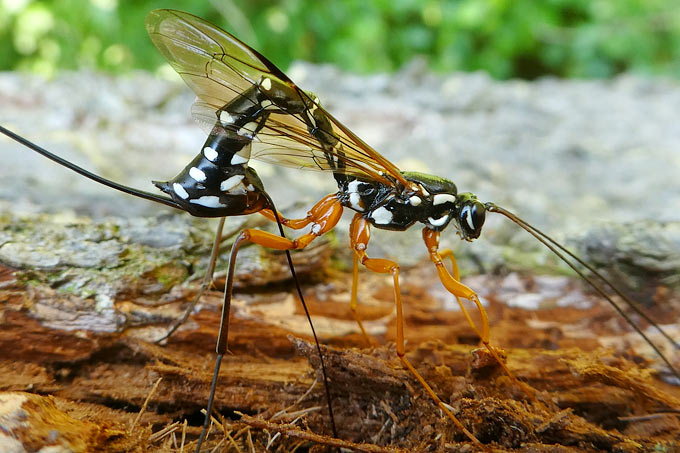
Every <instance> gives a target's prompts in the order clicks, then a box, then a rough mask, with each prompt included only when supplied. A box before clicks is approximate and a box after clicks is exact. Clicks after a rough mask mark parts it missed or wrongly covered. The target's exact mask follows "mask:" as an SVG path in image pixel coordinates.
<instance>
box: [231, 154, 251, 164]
mask: <svg viewBox="0 0 680 453" xmlns="http://www.w3.org/2000/svg"><path fill="white" fill-rule="evenodd" d="M246 162H248V158H247V157H243V156H241V155H240V154H239V153H236V154H234V156H233V157H232V158H231V165H239V164H245V163H246Z"/></svg>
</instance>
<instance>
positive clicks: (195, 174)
mask: <svg viewBox="0 0 680 453" xmlns="http://www.w3.org/2000/svg"><path fill="white" fill-rule="evenodd" d="M189 176H191V177H192V178H194V179H195V180H196V181H198V182H203V181H205V179H206V176H205V173H203V170H199V169H198V168H196V167H191V168H190V169H189Z"/></svg>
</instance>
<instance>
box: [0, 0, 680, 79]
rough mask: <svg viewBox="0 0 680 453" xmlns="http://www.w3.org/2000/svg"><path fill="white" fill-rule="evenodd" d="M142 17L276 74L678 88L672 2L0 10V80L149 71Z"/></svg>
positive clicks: (155, 64)
mask: <svg viewBox="0 0 680 453" xmlns="http://www.w3.org/2000/svg"><path fill="white" fill-rule="evenodd" d="M154 8H174V9H181V10H185V11H189V12H191V13H193V14H196V15H198V16H201V17H203V18H205V19H207V20H209V21H210V22H213V23H215V24H218V25H220V26H222V27H223V28H225V29H227V30H228V31H230V32H232V33H234V34H235V35H236V36H238V37H239V38H241V39H242V40H243V41H245V42H247V43H248V44H250V45H251V46H253V47H254V48H256V49H258V50H259V51H260V52H261V53H263V54H264V55H266V56H267V57H268V58H269V59H271V60H272V61H273V62H274V63H276V64H277V65H279V66H280V67H282V68H283V69H285V68H287V67H288V65H289V64H290V62H291V61H293V60H294V59H302V60H308V61H312V62H328V63H333V64H336V65H338V66H340V67H342V68H344V69H346V70H350V71H356V72H375V71H393V70H396V69H398V68H400V67H401V66H403V65H404V64H406V63H408V62H409V61H411V60H412V59H413V58H414V57H416V56H419V55H420V56H424V57H425V58H426V59H427V61H428V64H429V65H430V67H431V68H432V69H434V70H436V71H442V72H443V71H454V70H463V71H474V70H485V71H487V72H488V73H490V74H491V75H492V76H494V77H496V78H500V79H505V78H513V77H519V78H525V79H533V78H536V77H540V76H544V75H556V76H560V77H587V78H593V77H594V78H600V77H610V76H612V75H615V74H617V73H620V72H623V71H632V72H637V73H643V74H654V75H659V74H661V75H669V76H673V77H678V76H680V1H679V0H343V1H340V0H335V1H319V0H281V1H263V0H224V1H218V0H215V1H213V2H197V1H190V0H178V1H165V2H161V1H153V0H140V1H121V0H89V1H88V0H50V1H47V0H45V1H31V0H0V43H2V44H1V45H0V70H13V69H18V70H28V71H34V72H39V73H43V74H47V75H51V74H53V73H55V72H56V71H57V70H60V69H76V68H90V69H96V70H103V71H109V72H113V73H124V72H126V71H130V70H132V69H147V70H156V69H158V68H159V67H161V66H162V65H163V61H162V58H161V56H160V55H159V54H158V52H156V50H155V48H154V47H153V46H152V45H151V43H150V41H149V39H148V38H147V36H146V31H145V29H144V17H145V15H146V13H147V12H148V11H150V10H151V9H154Z"/></svg>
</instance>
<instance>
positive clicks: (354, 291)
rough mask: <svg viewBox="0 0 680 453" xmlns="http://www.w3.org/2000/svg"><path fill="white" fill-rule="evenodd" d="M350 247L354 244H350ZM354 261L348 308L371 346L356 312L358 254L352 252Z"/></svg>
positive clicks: (371, 343) (367, 343) (369, 345)
mask: <svg viewBox="0 0 680 453" xmlns="http://www.w3.org/2000/svg"><path fill="white" fill-rule="evenodd" d="M352 248H354V246H353V245H352ZM353 261H354V263H353V266H352V293H351V294H352V296H351V299H350V302H349V308H350V310H352V316H354V320H355V321H356V322H357V324H359V329H360V330H361V334H362V335H363V336H364V340H365V341H366V345H367V346H368V347H371V346H372V345H373V342H372V341H371V337H369V336H368V334H367V333H366V330H365V329H364V324H363V323H362V322H361V318H360V317H359V313H358V312H357V305H358V300H359V299H358V297H357V287H358V285H359V254H358V253H356V252H354V260H353Z"/></svg>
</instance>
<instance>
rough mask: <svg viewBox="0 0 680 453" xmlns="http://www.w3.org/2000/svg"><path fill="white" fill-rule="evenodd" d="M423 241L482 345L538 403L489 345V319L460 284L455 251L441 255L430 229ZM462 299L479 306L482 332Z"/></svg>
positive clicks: (531, 392)
mask: <svg viewBox="0 0 680 453" xmlns="http://www.w3.org/2000/svg"><path fill="white" fill-rule="evenodd" d="M423 240H424V241H425V246H426V247H427V251H428V253H429V254H430V259H431V260H432V262H433V263H434V265H435V266H436V267H437V273H438V274H439V280H441V282H442V284H443V285H444V287H445V288H446V289H447V290H448V291H449V292H450V293H451V294H453V295H454V296H455V297H456V301H458V305H459V306H460V309H461V310H462V312H463V314H464V315H465V319H467V322H468V324H470V327H472V329H473V330H474V331H475V333H476V334H477V335H479V338H480V339H481V340H482V344H484V347H485V348H486V349H487V350H488V351H489V353H490V354H491V355H492V356H493V358H494V359H496V362H498V364H499V365H500V366H501V368H503V371H504V372H505V374H507V375H508V376H509V377H510V379H512V380H513V381H514V382H515V383H517V385H519V386H520V387H521V388H522V389H523V390H524V392H525V393H526V394H527V396H529V398H530V399H531V400H532V401H534V402H536V400H535V398H534V391H533V389H531V388H530V387H529V386H527V385H526V384H524V383H523V382H520V381H518V380H517V378H516V377H515V375H514V374H513V373H512V372H511V371H510V370H509V369H508V367H507V366H505V363H504V362H503V361H502V360H501V358H500V357H499V356H498V353H497V352H496V350H495V349H494V348H492V347H491V344H490V343H489V317H488V316H487V314H486V310H485V309H484V306H483V305H482V303H481V302H480V301H479V297H478V296H477V293H475V292H474V291H473V290H472V289H470V288H469V287H467V286H465V285H464V284H462V283H461V282H460V272H459V270H458V264H457V263H456V258H455V257H454V256H453V251H451V250H449V249H445V250H442V251H441V253H439V251H438V249H439V232H436V231H433V230H431V229H429V228H423ZM445 258H449V259H450V260H451V265H452V269H451V270H452V272H451V273H449V271H448V270H447V269H446V266H444V262H443V260H444V259H445ZM461 297H463V298H465V299H468V300H470V301H472V302H473V303H474V304H475V305H476V306H477V310H479V315H480V316H481V318H482V328H481V330H480V329H479V328H478V327H477V325H476V324H475V322H474V321H473V320H472V317H471V316H470V314H469V313H468V311H467V309H466V308H465V305H463V302H462V301H461V300H460V298H461Z"/></svg>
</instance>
